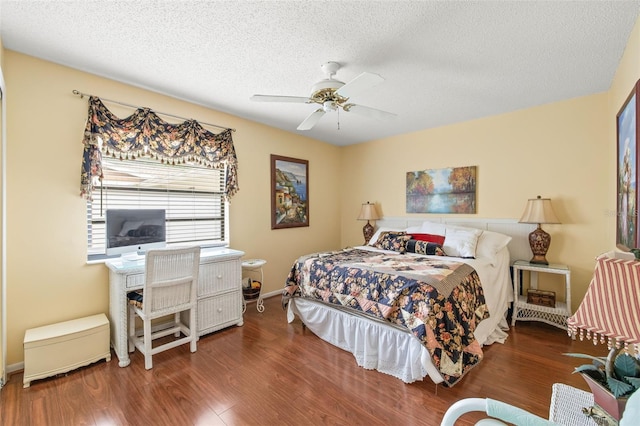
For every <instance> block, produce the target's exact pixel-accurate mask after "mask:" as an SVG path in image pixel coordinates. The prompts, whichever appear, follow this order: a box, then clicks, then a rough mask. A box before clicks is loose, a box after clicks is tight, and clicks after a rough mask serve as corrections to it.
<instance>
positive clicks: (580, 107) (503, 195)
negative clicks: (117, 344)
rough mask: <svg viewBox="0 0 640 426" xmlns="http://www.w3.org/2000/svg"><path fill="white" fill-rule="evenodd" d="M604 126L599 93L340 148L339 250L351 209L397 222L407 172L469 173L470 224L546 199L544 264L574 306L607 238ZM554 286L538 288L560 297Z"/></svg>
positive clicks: (353, 231) (515, 213)
mask: <svg viewBox="0 0 640 426" xmlns="http://www.w3.org/2000/svg"><path fill="white" fill-rule="evenodd" d="M607 119H610V118H608V112H607V95H606V94H599V95H593V96H588V97H583V98H578V99H571V100H567V101H563V102H558V103H554V104H550V105H544V106H541V107H537V108H530V109H527V110H522V111H516V112H512V113H509V114H503V115H499V116H494V117H488V118H485V119H481V120H475V121H469V122H465V123H461V124H456V125H452V126H447V127H441V128H437V129H430V130H424V131H420V132H416V133H413V134H408V135H402V136H399V137H395V138H388V139H384V140H380V141H376V142H370V143H367V144H361V145H355V146H351V147H348V148H345V149H344V152H343V157H342V161H343V171H342V173H343V181H344V182H345V185H346V186H345V188H344V192H343V194H342V197H343V198H342V207H343V211H342V228H343V230H344V231H343V240H342V245H349V244H353V243H354V242H355V243H357V242H359V241H360V240H361V239H362V231H361V228H362V226H361V224H360V223H357V222H355V220H354V219H355V217H356V215H357V212H358V209H359V203H360V202H364V201H366V200H370V201H375V202H376V203H377V204H378V207H379V209H380V210H381V213H382V214H383V215H388V216H403V215H406V213H405V212H406V210H405V176H406V172H409V171H415V170H424V169H432V168H434V169H437V168H444V167H452V166H477V167H478V177H477V182H478V183H477V214H476V215H469V216H473V217H481V218H510V219H518V218H519V217H520V215H521V214H522V212H523V210H524V206H525V204H526V201H527V199H528V198H532V197H535V196H536V195H542V196H543V197H550V198H551V199H552V202H553V206H554V209H555V211H556V213H557V214H558V216H559V218H560V220H561V221H562V225H545V226H544V228H545V229H546V230H547V231H548V232H549V233H550V234H551V237H552V241H551V248H550V250H549V253H548V254H547V259H549V260H550V262H552V263H565V264H568V265H570V266H571V270H572V281H573V291H572V298H573V300H580V299H579V298H581V297H582V295H583V294H584V292H585V289H586V285H587V284H588V281H589V279H590V277H591V271H592V270H593V259H594V256H595V255H597V254H599V253H602V252H603V251H606V250H609V249H610V248H611V238H612V236H613V234H612V230H610V229H608V227H607V209H611V208H612V207H611V206H609V205H608V204H607V203H606V201H608V200H606V199H605V198H606V197H605V196H606V192H605V186H606V185H605V183H604V182H602V181H603V176H604V175H603V173H602V171H603V170H602V164H603V162H604V161H603V158H606V157H608V156H609V153H610V150H611V147H612V146H613V147H615V143H614V142H613V141H612V140H611V139H610V138H609V136H608V134H607V129H606V125H605V121H606V120H607ZM614 207H615V206H614ZM614 211H615V209H614ZM415 216H418V217H419V216H424V217H425V218H428V217H429V215H415ZM560 278H561V277H554V276H546V277H541V280H543V279H547V280H548V281H549V287H548V288H549V289H552V290H556V291H558V292H562V287H560V286H561V280H560ZM543 287H544V286H543Z"/></svg>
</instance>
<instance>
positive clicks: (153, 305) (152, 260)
mask: <svg viewBox="0 0 640 426" xmlns="http://www.w3.org/2000/svg"><path fill="white" fill-rule="evenodd" d="M145 267H146V276H145V284H144V302H143V306H142V310H143V312H144V313H145V315H148V316H149V317H152V318H153V317H158V316H162V315H166V314H169V313H172V312H176V311H180V310H185V309H189V308H190V307H193V306H195V304H196V303H197V299H196V291H197V285H198V270H199V268H200V247H187V248H178V249H160V250H149V251H148V252H147V255H146V260H145Z"/></svg>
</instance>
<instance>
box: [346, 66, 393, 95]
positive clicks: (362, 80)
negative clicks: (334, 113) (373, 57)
mask: <svg viewBox="0 0 640 426" xmlns="http://www.w3.org/2000/svg"><path fill="white" fill-rule="evenodd" d="M383 81H384V78H382V77H380V76H379V75H378V74H374V73H370V72H363V73H362V74H360V75H359V76H357V77H356V78H354V79H353V80H351V81H350V82H348V83H347V84H345V85H344V86H342V87H341V88H339V89H338V90H336V93H337V94H338V95H340V96H344V97H345V98H350V97H352V96H355V95H357V94H358V93H360V92H362V91H364V90H367V89H370V88H372V87H374V86H377V85H378V84H380V83H382V82H383Z"/></svg>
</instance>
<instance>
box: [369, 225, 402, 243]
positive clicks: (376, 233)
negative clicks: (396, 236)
mask: <svg viewBox="0 0 640 426" xmlns="http://www.w3.org/2000/svg"><path fill="white" fill-rule="evenodd" d="M404 230H405V228H385V227H382V228H378V229H376V232H375V233H374V234H373V236H372V237H371V239H370V240H369V243H368V244H367V245H370V246H372V245H374V244H375V243H376V241H378V238H379V237H380V234H382V233H383V232H388V231H397V232H400V231H404Z"/></svg>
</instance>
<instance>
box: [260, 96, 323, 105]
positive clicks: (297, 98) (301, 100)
mask: <svg viewBox="0 0 640 426" xmlns="http://www.w3.org/2000/svg"><path fill="white" fill-rule="evenodd" d="M249 99H251V100H252V101H256V102H294V103H300V104H304V103H307V102H311V100H310V99H309V98H305V97H303V96H278V95H253V96H251V97H250V98H249Z"/></svg>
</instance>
